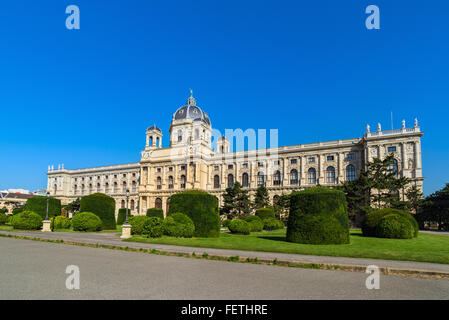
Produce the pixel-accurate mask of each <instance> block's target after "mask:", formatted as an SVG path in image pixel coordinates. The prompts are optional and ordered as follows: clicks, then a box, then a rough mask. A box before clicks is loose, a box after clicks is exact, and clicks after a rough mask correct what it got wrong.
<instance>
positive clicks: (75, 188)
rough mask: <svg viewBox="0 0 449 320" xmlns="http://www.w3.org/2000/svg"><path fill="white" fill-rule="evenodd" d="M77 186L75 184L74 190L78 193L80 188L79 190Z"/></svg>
mask: <svg viewBox="0 0 449 320" xmlns="http://www.w3.org/2000/svg"><path fill="white" fill-rule="evenodd" d="M77 188H78V187H77V186H76V185H75V186H74V187H73V190H74V192H75V194H77V193H78V190H77Z"/></svg>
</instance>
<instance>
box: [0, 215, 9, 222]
mask: <svg viewBox="0 0 449 320" xmlns="http://www.w3.org/2000/svg"><path fill="white" fill-rule="evenodd" d="M7 221H8V216H7V215H6V214H4V213H0V224H6V222H7Z"/></svg>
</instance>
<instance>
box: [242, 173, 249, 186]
mask: <svg viewBox="0 0 449 320" xmlns="http://www.w3.org/2000/svg"><path fill="white" fill-rule="evenodd" d="M242 185H243V187H249V177H248V174H247V173H246V172H245V173H244V174H242Z"/></svg>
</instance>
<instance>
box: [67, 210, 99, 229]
mask: <svg viewBox="0 0 449 320" xmlns="http://www.w3.org/2000/svg"><path fill="white" fill-rule="evenodd" d="M102 225H103V223H102V222H101V219H100V217H98V216H97V215H96V214H94V213H92V212H78V213H77V214H75V216H74V217H73V219H72V229H73V230H74V231H87V232H93V231H100V230H101V227H102Z"/></svg>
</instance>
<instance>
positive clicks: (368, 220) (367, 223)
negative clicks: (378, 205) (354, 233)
mask: <svg viewBox="0 0 449 320" xmlns="http://www.w3.org/2000/svg"><path fill="white" fill-rule="evenodd" d="M390 214H396V215H400V216H403V217H404V218H405V219H407V220H408V221H409V222H410V223H411V225H412V227H413V236H414V237H417V236H418V232H419V226H418V222H417V221H416V219H415V218H414V217H413V216H412V215H411V214H410V213H408V212H406V211H403V210H398V209H392V208H385V209H378V210H372V211H371V212H369V213H367V214H366V215H365V219H364V220H363V223H362V233H363V235H364V236H365V237H378V235H377V227H378V225H379V223H380V221H381V220H382V218H383V217H385V216H387V215H390Z"/></svg>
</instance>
